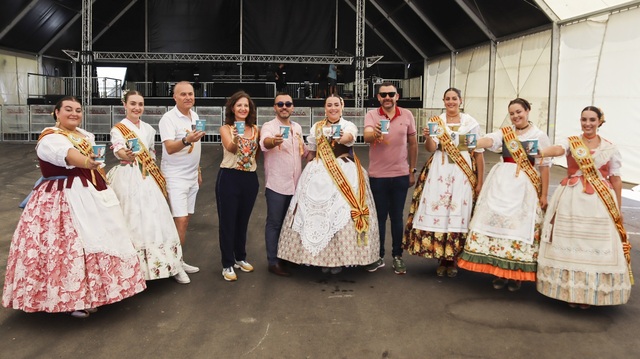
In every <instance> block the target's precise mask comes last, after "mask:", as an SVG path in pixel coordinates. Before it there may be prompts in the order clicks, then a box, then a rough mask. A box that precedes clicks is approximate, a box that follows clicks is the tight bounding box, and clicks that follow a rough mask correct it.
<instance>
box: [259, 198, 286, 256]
mask: <svg viewBox="0 0 640 359" xmlns="http://www.w3.org/2000/svg"><path fill="white" fill-rule="evenodd" d="M264 196H265V197H266V199H267V223H266V224H265V226H264V242H265V245H266V247H267V260H268V261H269V265H270V266H271V265H274V264H276V263H278V239H279V238H280V230H281V229H282V222H283V221H284V217H285V216H286V215H287V210H288V209H289V203H291V198H293V196H292V195H284V194H280V193H278V192H274V191H272V190H270V189H269V188H266V189H265V190H264Z"/></svg>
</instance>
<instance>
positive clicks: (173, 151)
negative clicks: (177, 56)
mask: <svg viewBox="0 0 640 359" xmlns="http://www.w3.org/2000/svg"><path fill="white" fill-rule="evenodd" d="M173 99H174V100H175V101H176V106H175V107H174V108H173V109H171V110H170V111H168V112H167V113H165V114H164V115H163V116H162V119H160V123H159V124H158V127H159V129H160V140H161V141H162V162H161V164H160V166H161V170H162V174H163V175H164V177H165V179H166V181H167V193H168V194H169V205H170V206H171V213H172V214H173V220H174V222H175V224H176V228H177V229H178V235H179V236H180V243H181V244H182V246H183V247H184V243H185V240H186V236H187V227H188V226H189V217H190V216H191V215H192V214H193V212H194V209H195V206H196V195H197V194H198V189H199V188H200V184H201V183H202V174H201V173H200V139H201V138H202V137H203V136H204V135H205V132H204V131H196V130H195V124H196V121H197V120H198V115H197V114H196V113H195V112H193V110H191V108H192V107H193V104H194V103H195V96H194V93H193V86H191V84H190V83H189V82H187V81H182V82H178V83H177V84H175V86H174V87H173ZM182 266H183V268H184V271H185V272H187V273H196V272H198V271H200V268H198V267H195V266H191V265H188V264H186V263H185V262H184V261H183V262H182Z"/></svg>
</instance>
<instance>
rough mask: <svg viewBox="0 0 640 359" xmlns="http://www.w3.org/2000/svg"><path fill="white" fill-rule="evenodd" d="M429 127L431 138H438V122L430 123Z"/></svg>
mask: <svg viewBox="0 0 640 359" xmlns="http://www.w3.org/2000/svg"><path fill="white" fill-rule="evenodd" d="M427 127H428V128H429V136H431V137H437V136H438V123H437V122H428V123H427Z"/></svg>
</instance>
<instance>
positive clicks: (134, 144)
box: [127, 138, 140, 153]
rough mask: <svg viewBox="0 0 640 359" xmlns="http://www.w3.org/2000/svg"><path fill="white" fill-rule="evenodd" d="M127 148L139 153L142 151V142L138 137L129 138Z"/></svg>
mask: <svg viewBox="0 0 640 359" xmlns="http://www.w3.org/2000/svg"><path fill="white" fill-rule="evenodd" d="M127 148H128V149H130V150H131V152H133V153H138V152H140V142H139V141H138V139H137V138H132V139H130V140H127Z"/></svg>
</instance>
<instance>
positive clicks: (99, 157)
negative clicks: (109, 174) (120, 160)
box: [93, 145, 107, 162]
mask: <svg viewBox="0 0 640 359" xmlns="http://www.w3.org/2000/svg"><path fill="white" fill-rule="evenodd" d="M93 153H94V154H95V155H96V157H95V158H94V159H93V160H94V161H96V162H104V160H105V155H106V154H107V145H95V146H93Z"/></svg>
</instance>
